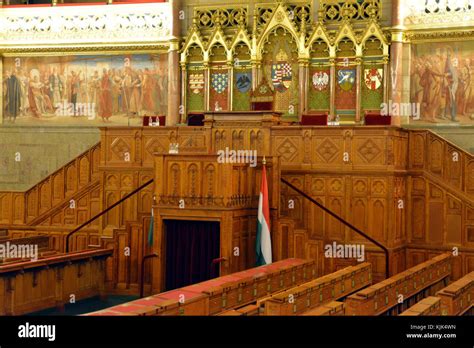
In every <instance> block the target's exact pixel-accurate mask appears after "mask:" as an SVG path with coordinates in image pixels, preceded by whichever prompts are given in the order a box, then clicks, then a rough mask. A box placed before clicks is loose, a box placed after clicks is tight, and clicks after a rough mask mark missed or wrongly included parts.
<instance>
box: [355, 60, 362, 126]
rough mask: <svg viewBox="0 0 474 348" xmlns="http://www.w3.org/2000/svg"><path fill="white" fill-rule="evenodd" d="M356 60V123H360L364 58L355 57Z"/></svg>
mask: <svg viewBox="0 0 474 348" xmlns="http://www.w3.org/2000/svg"><path fill="white" fill-rule="evenodd" d="M355 62H356V117H355V121H356V123H360V108H361V94H362V93H361V88H360V86H361V83H362V79H361V76H362V73H361V70H362V58H360V57H357V58H356V59H355Z"/></svg>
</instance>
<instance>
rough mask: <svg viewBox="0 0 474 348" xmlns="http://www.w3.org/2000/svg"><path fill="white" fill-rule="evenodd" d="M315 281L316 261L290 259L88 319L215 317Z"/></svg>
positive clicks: (122, 306) (114, 309) (127, 305)
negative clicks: (108, 316)
mask: <svg viewBox="0 0 474 348" xmlns="http://www.w3.org/2000/svg"><path fill="white" fill-rule="evenodd" d="M316 277H317V269H316V263H315V261H312V260H311V261H308V260H302V259H295V258H290V259H286V260H282V261H278V262H275V263H272V264H270V265H265V266H261V267H256V268H252V269H248V270H245V271H242V272H237V273H233V274H230V275H227V276H222V277H219V278H215V279H211V280H208V281H205V282H201V283H197V284H193V285H190V286H186V287H183V288H179V289H176V290H171V291H167V292H164V293H160V294H156V295H154V296H149V297H145V298H142V299H139V300H135V301H132V302H128V303H125V304H122V305H118V306H114V307H111V308H108V309H105V310H102V311H99V312H94V313H90V314H87V315H216V314H218V313H220V312H223V311H225V310H229V309H233V308H236V307H243V306H245V305H247V304H251V303H252V302H255V301H256V300H257V299H259V298H262V297H266V296H268V295H270V294H273V293H277V292H280V291H282V290H286V289H289V288H292V287H294V286H295V285H299V284H302V283H305V282H308V281H310V280H312V279H315V278H316Z"/></svg>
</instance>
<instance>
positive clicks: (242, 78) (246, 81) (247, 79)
mask: <svg viewBox="0 0 474 348" xmlns="http://www.w3.org/2000/svg"><path fill="white" fill-rule="evenodd" d="M251 85H252V73H251V72H239V73H236V74H235V87H237V89H238V90H239V92H240V93H247V92H248V91H249V89H250V87H251Z"/></svg>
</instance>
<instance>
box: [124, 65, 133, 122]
mask: <svg viewBox="0 0 474 348" xmlns="http://www.w3.org/2000/svg"><path fill="white" fill-rule="evenodd" d="M122 95H123V104H122V106H123V111H124V112H125V113H126V114H127V115H129V114H130V99H131V96H132V75H131V71H130V69H129V68H127V69H126V70H125V71H124V76H123V77H122Z"/></svg>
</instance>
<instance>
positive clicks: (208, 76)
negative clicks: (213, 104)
mask: <svg viewBox="0 0 474 348" xmlns="http://www.w3.org/2000/svg"><path fill="white" fill-rule="evenodd" d="M203 69H204V110H205V111H209V110H210V105H209V100H210V90H211V73H210V67H209V63H208V62H204V63H203Z"/></svg>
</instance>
